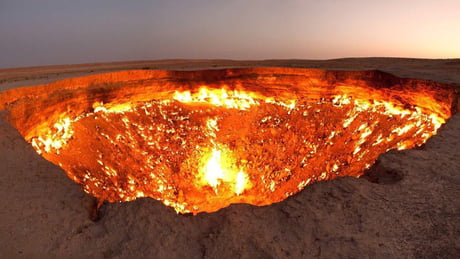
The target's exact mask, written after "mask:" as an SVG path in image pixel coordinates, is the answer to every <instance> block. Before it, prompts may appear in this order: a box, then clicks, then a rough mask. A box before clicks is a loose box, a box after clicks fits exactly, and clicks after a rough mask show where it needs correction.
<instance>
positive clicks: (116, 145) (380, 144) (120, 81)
mask: <svg viewBox="0 0 460 259" xmlns="http://www.w3.org/2000/svg"><path fill="white" fill-rule="evenodd" d="M456 101H457V96H456V92H455V90H454V87H453V86H450V85H443V84H439V83H434V82H430V81H424V80H412V79H400V78H396V77H394V76H392V75H389V74H386V73H382V72H379V71H365V72H352V71H324V70H310V69H288V68H243V69H225V70H205V71H123V72H114V73H107V74H100V75H94V76H87V77H82V78H74V79H68V80H63V81H58V82H55V83H51V84H48V85H41V86H36V87H29V88H21V89H15V90H10V91H6V92H4V93H2V94H1V95H0V110H7V111H8V112H9V121H10V123H11V124H12V125H14V126H15V127H16V128H17V129H18V130H19V132H20V133H21V134H22V136H24V138H25V140H26V141H27V142H30V143H31V144H32V146H33V147H34V149H35V150H36V151H37V152H38V153H39V154H41V155H42V156H43V157H44V158H46V159H47V160H49V161H51V162H53V163H55V164H57V165H59V166H60V167H61V168H63V169H64V171H65V172H66V173H67V175H68V176H69V177H70V178H71V179H72V180H74V181H75V182H77V183H80V184H81V185H82V186H83V189H84V190H85V192H87V193H90V194H91V195H93V196H95V197H97V198H98V199H99V200H102V201H103V200H107V201H110V202H116V201H130V200H134V199H136V198H139V197H152V198H154V199H157V200H160V201H162V202H163V203H164V204H165V205H168V206H171V207H173V208H174V209H175V210H176V211H177V212H180V213H188V212H191V213H193V214H196V213H199V212H203V211H206V212H213V211H216V210H219V209H220V208H223V207H226V206H228V205H229V204H231V203H249V204H253V205H267V204H271V203H274V202H279V201H281V200H283V199H285V198H286V197H289V196H290V195H293V194H295V193H297V192H299V191H301V190H302V189H303V188H304V187H305V186H306V185H308V184H310V183H313V182H315V181H320V180H328V179H334V178H336V177H340V176H354V177H358V176H360V175H362V174H363V172H364V170H365V169H366V168H369V167H370V166H371V165H372V164H373V163H374V162H375V160H376V159H377V157H378V156H379V155H380V154H381V153H384V152H386V151H388V150H390V149H407V148H413V147H415V146H418V145H421V144H423V143H424V142H425V141H426V140H427V139H428V138H429V137H431V136H432V135H433V134H436V131H437V130H438V129H439V127H440V126H441V125H442V124H443V123H444V122H445V121H446V119H448V118H449V117H450V116H451V115H452V113H453V112H454V109H455V107H456Z"/></svg>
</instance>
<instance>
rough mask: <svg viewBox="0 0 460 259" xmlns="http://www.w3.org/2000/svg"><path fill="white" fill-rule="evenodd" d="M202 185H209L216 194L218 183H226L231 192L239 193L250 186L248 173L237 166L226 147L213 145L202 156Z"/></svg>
mask: <svg viewBox="0 0 460 259" xmlns="http://www.w3.org/2000/svg"><path fill="white" fill-rule="evenodd" d="M202 161H203V164H204V165H203V167H202V168H201V169H200V173H201V174H202V175H201V177H202V181H201V184H202V185H209V186H211V187H212V188H213V190H214V192H215V193H216V194H218V193H219V185H220V184H225V185H228V187H229V188H230V190H231V192H232V193H234V194H236V195H240V194H241V193H242V192H243V191H244V190H245V189H248V188H250V186H251V185H250V181H249V178H248V175H247V174H246V173H244V172H243V170H242V169H240V168H238V167H237V166H236V164H235V162H236V160H235V158H233V157H232V154H231V151H230V150H229V149H228V148H224V147H220V149H218V148H216V147H214V148H212V150H211V151H210V152H209V153H207V154H205V155H204V156H203V160H202Z"/></svg>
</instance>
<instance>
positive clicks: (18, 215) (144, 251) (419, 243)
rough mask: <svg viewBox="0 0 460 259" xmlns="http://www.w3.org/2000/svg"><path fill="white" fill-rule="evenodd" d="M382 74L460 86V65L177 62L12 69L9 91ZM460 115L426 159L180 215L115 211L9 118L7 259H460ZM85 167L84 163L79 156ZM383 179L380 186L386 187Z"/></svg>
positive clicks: (389, 159) (0, 82)
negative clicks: (146, 74) (97, 76)
mask: <svg viewBox="0 0 460 259" xmlns="http://www.w3.org/2000/svg"><path fill="white" fill-rule="evenodd" d="M242 66H288V67H319V68H327V69H350V70H363V69H380V70H383V71H387V72H390V73H393V74H395V75H398V76H402V77H413V78H422V79H431V80H435V81H439V82H445V83H454V84H456V85H457V87H460V60H459V59H456V60H418V59H387V58H385V59H382V58H368V59H341V60H326V61H308V60H278V61H275V60H268V61H228V60H198V61H189V60H174V61H144V62H125V63H106V64H86V65H73V66H71V65H69V66H53V67H34V68H18V69H3V70H0V91H1V90H6V89H11V88H16V87H21V86H29V85H35V84H42V83H46V82H52V81H56V80H58V79H62V78H68V77H75V76H82V75H87V74H93V73H100V72H107V71H116V70H126V69H200V68H214V67H215V68H218V67H242ZM459 146H460V114H457V115H455V116H454V117H452V118H451V119H450V120H449V121H448V123H447V124H446V125H445V126H444V127H442V129H441V130H440V132H439V134H438V135H436V136H434V137H432V138H431V139H430V140H429V141H428V142H427V144H426V145H425V147H424V148H423V149H418V150H406V151H402V152H397V151H390V152H388V153H386V154H383V155H381V156H380V158H379V162H378V163H377V164H376V165H375V166H374V167H373V168H372V169H371V170H372V171H373V175H372V177H370V178H372V179H373V180H374V181H368V180H367V179H366V177H363V178H360V179H355V178H349V177H346V178H340V179H336V180H334V181H326V182H319V183H315V184H312V185H309V186H307V187H306V188H305V189H304V190H303V191H302V192H300V193H299V194H297V195H295V196H292V197H290V198H288V199H286V200H285V201H283V202H281V203H278V204H273V205H270V206H266V207H255V206H250V205H244V204H240V205H232V206H230V207H228V208H225V209H222V210H220V211H218V212H216V213H212V214H206V213H202V214H199V215H198V216H184V215H177V214H176V213H175V212H174V211H173V209H171V208H169V207H166V206H164V205H162V204H161V203H160V202H158V201H155V200H152V199H139V200H136V201H134V202H128V203H114V204H104V205H103V207H102V208H101V209H100V211H99V220H97V221H92V220H91V213H92V208H93V206H94V199H92V198H91V197H89V196H88V195H86V194H85V193H83V192H82V191H81V189H80V187H79V185H77V184H75V183H74V182H72V181H71V180H70V179H68V178H67V177H66V175H65V174H64V172H63V171H62V170H61V169H60V168H59V167H57V166H55V165H53V164H51V163H50V162H48V161H46V160H45V159H43V158H42V157H40V156H39V155H38V154H37V153H36V152H35V151H34V150H33V149H32V147H31V146H30V145H28V144H27V143H26V142H25V141H24V140H23V139H22V138H21V136H20V135H19V133H18V132H17V131H16V130H15V129H14V128H12V127H11V126H10V125H9V124H7V123H6V121H5V119H4V113H2V112H0V154H1V155H0V171H1V175H0V195H1V197H2V199H1V200H0V233H1V234H0V244H1V247H0V257H1V258H17V257H22V258H54V257H59V258H83V257H91V258H105V257H109V258H112V257H114V258H139V257H140V258H142V257H152V258H286V257H290V258H301V257H302V258H357V257H359V258H362V257H364V258H388V257H392V258H394V257H398V258H401V257H409V258H414V257H415V258H459V257H460V242H459V241H460V228H459V226H460V200H459V199H458V197H460V159H459V157H460V148H459ZM76 159H78V158H76ZM375 180H378V183H375V182H376V181H375Z"/></svg>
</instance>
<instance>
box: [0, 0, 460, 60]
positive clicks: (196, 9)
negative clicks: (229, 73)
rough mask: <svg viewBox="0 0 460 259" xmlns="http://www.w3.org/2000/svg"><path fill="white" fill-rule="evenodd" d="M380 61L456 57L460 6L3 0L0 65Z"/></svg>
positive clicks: (420, 1)
mask: <svg viewBox="0 0 460 259" xmlns="http://www.w3.org/2000/svg"><path fill="white" fill-rule="evenodd" d="M385 56H386V57H417V58H460V0H379V1H378V0H367V1H366V0H321V1H320V0H303V1H301V0H291V1H290V0H278V1H275V0H227V1H219V0H196V1H194V0H150V1H148V0H138V1H135V0H131V1H127V0H0V68H7V67H20V66H40V65H52V64H75V63H89V62H108V61H127V60H152V59H170V58H199V59H201V58H211V59H213V58H223V59H289V58H296V59H329V58H341V57H385Z"/></svg>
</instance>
